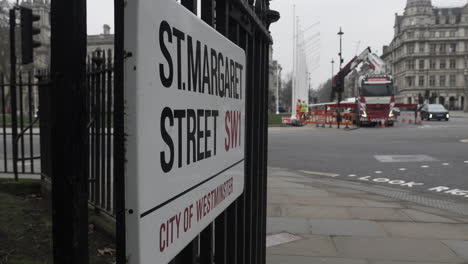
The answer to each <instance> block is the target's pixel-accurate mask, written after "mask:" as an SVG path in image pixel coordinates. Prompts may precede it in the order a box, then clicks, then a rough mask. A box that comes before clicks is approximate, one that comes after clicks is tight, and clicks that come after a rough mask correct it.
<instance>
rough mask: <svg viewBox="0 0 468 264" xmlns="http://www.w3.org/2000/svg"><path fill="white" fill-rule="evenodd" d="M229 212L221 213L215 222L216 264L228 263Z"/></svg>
mask: <svg viewBox="0 0 468 264" xmlns="http://www.w3.org/2000/svg"><path fill="white" fill-rule="evenodd" d="M227 217H228V216H227V211H224V212H223V213H221V214H220V215H219V216H218V217H217V218H216V220H215V260H214V262H215V263H216V264H226V263H227V255H226V252H227V241H228V237H227V221H226V220H227Z"/></svg>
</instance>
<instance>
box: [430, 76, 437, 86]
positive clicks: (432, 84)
mask: <svg viewBox="0 0 468 264" xmlns="http://www.w3.org/2000/svg"><path fill="white" fill-rule="evenodd" d="M435 83H436V77H435V76H434V75H431V76H430V77H429V86H431V87H434V86H435Z"/></svg>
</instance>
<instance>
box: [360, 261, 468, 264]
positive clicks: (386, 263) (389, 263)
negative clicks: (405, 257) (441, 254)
mask: <svg viewBox="0 0 468 264" xmlns="http://www.w3.org/2000/svg"><path fill="white" fill-rule="evenodd" d="M369 264H466V263H462V262H427V261H423V262H421V261H417V262H415V261H411V262H410V261H370V262H369Z"/></svg>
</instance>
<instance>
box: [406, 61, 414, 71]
mask: <svg viewBox="0 0 468 264" xmlns="http://www.w3.org/2000/svg"><path fill="white" fill-rule="evenodd" d="M414 68H415V62H414V60H408V61H406V69H407V70H414Z"/></svg>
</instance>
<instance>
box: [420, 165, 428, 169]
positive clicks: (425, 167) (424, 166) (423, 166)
mask: <svg viewBox="0 0 468 264" xmlns="http://www.w3.org/2000/svg"><path fill="white" fill-rule="evenodd" d="M421 168H424V169H427V168H429V166H427V165H422V166H421Z"/></svg>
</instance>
